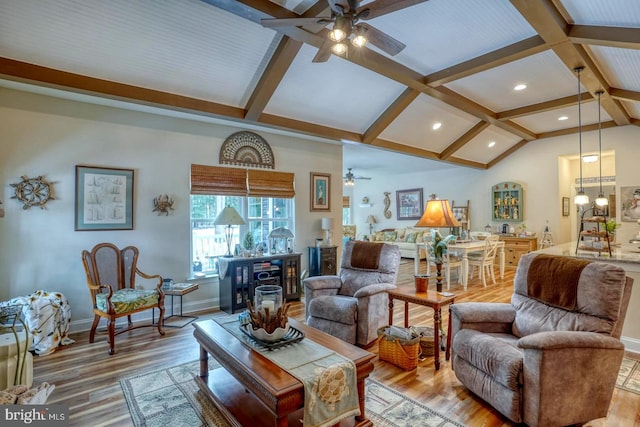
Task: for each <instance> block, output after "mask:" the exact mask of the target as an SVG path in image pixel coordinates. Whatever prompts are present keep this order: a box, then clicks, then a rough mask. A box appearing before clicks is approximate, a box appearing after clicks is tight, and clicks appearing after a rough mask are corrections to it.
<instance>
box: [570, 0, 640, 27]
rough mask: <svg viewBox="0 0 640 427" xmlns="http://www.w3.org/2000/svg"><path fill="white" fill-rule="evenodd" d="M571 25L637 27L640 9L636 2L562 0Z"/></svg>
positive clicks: (626, 0) (627, 0)
mask: <svg viewBox="0 0 640 427" xmlns="http://www.w3.org/2000/svg"><path fill="white" fill-rule="evenodd" d="M562 5H563V6H564V8H565V9H566V10H567V12H569V14H570V15H571V18H572V19H573V23H575V24H590V25H607V26H608V25H610V26H613V27H637V26H638V22H640V8H639V7H638V1H637V0H607V1H602V0H562Z"/></svg>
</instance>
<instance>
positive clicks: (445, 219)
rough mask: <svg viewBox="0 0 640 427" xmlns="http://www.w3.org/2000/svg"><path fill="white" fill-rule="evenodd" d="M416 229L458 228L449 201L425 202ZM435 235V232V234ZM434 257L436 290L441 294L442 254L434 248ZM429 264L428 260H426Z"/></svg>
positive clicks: (434, 200)
mask: <svg viewBox="0 0 640 427" xmlns="http://www.w3.org/2000/svg"><path fill="white" fill-rule="evenodd" d="M415 226H416V227H431V228H441V227H460V223H459V222H458V220H457V219H456V217H455V216H454V215H453V212H452V211H451V206H450V205H449V200H447V199H444V200H438V199H436V198H433V199H431V200H428V201H427V205H426V206H425V208H424V213H423V214H422V218H420V221H418V222H417V223H416V225H415ZM436 234H437V232H436ZM433 252H434V255H435V264H436V271H437V276H436V290H437V291H438V292H442V255H443V253H442V252H440V253H439V255H438V252H437V251H436V250H435V247H434V251H433ZM427 262H429V260H427Z"/></svg>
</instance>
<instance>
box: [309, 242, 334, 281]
mask: <svg viewBox="0 0 640 427" xmlns="http://www.w3.org/2000/svg"><path fill="white" fill-rule="evenodd" d="M337 264H338V247H337V246H309V277H312V276H328V275H334V274H337V271H338V265H337Z"/></svg>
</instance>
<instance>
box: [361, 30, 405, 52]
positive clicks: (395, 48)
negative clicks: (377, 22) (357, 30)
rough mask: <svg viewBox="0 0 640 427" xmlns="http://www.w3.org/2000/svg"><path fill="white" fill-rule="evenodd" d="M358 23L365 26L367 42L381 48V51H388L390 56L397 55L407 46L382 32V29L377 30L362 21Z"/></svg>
mask: <svg viewBox="0 0 640 427" xmlns="http://www.w3.org/2000/svg"><path fill="white" fill-rule="evenodd" d="M358 25H359V26H361V27H364V28H366V30H367V33H366V36H367V39H368V40H369V43H371V44H372V45H374V46H376V47H377V48H379V49H381V50H382V51H384V52H386V53H388V54H389V55H391V56H393V55H397V54H398V53H400V52H401V51H402V49H404V48H405V47H407V46H406V45H405V44H404V43H402V42H401V41H398V40H396V39H394V38H393V37H391V36H390V35H388V34H386V33H383V32H382V31H380V30H378V29H377V28H375V27H372V26H371V25H369V24H364V23H363V24H358Z"/></svg>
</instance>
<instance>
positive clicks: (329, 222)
mask: <svg viewBox="0 0 640 427" xmlns="http://www.w3.org/2000/svg"><path fill="white" fill-rule="evenodd" d="M332 228H333V218H322V229H323V230H331V229H332Z"/></svg>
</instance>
